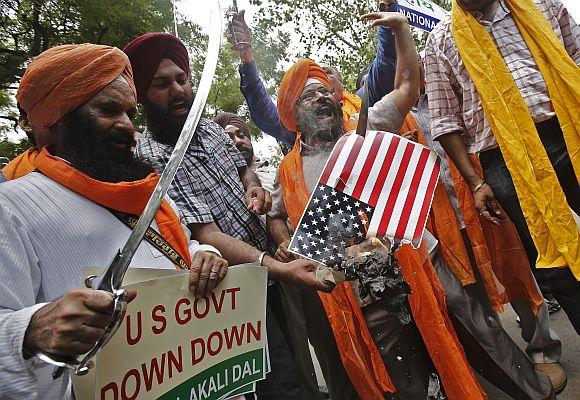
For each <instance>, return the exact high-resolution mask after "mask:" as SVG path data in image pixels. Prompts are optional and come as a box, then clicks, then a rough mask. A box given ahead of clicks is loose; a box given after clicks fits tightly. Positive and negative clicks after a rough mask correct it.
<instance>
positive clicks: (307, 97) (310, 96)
mask: <svg viewBox="0 0 580 400" xmlns="http://www.w3.org/2000/svg"><path fill="white" fill-rule="evenodd" d="M316 93H318V94H321V95H322V96H323V97H328V96H332V95H333V94H334V88H333V87H331V88H326V87H324V86H323V87H321V88H318V89H316V90H311V91H309V92H306V93H304V94H303V95H302V96H300V97H299V100H300V101H311V100H314V98H315V97H316Z"/></svg>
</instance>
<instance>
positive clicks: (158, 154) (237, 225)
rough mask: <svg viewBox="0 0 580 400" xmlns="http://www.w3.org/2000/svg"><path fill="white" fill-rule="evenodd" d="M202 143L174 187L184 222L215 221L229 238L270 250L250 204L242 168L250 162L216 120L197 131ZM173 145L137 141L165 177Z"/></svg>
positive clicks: (147, 137) (144, 138)
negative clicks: (243, 181)
mask: <svg viewBox="0 0 580 400" xmlns="http://www.w3.org/2000/svg"><path fill="white" fill-rule="evenodd" d="M195 134H196V137H197V140H198V142H199V144H194V143H193V141H192V143H191V144H190V145H189V148H188V149H187V152H186V153H185V157H184V158H183V162H182V164H181V166H180V167H179V169H178V170H177V174H176V175H175V178H174V179H173V182H172V184H171V186H170V187H169V192H168V193H169V196H170V197H171V199H173V201H174V202H175V203H176V204H177V207H178V208H179V210H180V214H181V215H180V219H181V221H182V222H183V223H184V224H207V223H210V222H215V223H216V225H217V226H218V227H219V228H220V229H221V230H222V232H224V233H225V234H227V235H229V236H232V237H235V238H237V239H240V240H242V241H244V242H246V243H248V244H250V245H252V246H254V247H256V248H258V249H260V250H268V240H267V236H266V230H265V227H264V224H263V223H262V222H261V221H260V219H259V218H258V217H257V216H256V215H255V214H254V213H252V212H250V211H248V209H247V206H246V203H245V189H244V186H243V184H242V182H241V181H240V176H239V174H238V168H240V167H246V162H245V160H244V158H243V157H242V156H241V154H240V153H239V151H238V150H237V149H236V148H235V146H234V143H233V142H232V140H231V139H230V137H229V135H227V134H226V133H225V131H224V130H223V129H222V128H221V127H220V126H219V125H217V124H215V123H214V122H211V121H208V120H204V119H202V120H201V121H200V122H199V125H198V127H197V130H196V132H195ZM172 151H173V146H168V145H165V144H162V143H159V142H157V141H155V139H153V137H152V136H151V134H150V133H149V132H147V131H145V132H144V133H143V135H141V137H140V138H139V140H138V141H137V148H136V155H137V157H138V158H140V159H142V160H143V161H145V162H147V163H149V164H151V165H152V166H153V167H154V168H155V169H156V170H157V171H158V172H159V173H161V172H162V171H163V169H164V168H165V165H166V164H167V162H168V161H169V157H170V156H171V152H172Z"/></svg>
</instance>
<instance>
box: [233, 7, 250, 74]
mask: <svg viewBox="0 0 580 400" xmlns="http://www.w3.org/2000/svg"><path fill="white" fill-rule="evenodd" d="M234 10H235V12H234V13H232V14H230V16H231V20H230V23H229V27H228V34H227V37H228V42H230V44H231V45H232V49H233V50H234V51H236V52H237V53H238V54H239V55H240V58H241V59H242V61H243V62H244V63H249V62H251V61H253V60H254V55H253V52H252V32H251V31H250V28H249V27H248V25H247V24H246V21H245V19H244V15H245V11H244V10H242V11H240V12H238V11H237V7H236V5H235V2H234Z"/></svg>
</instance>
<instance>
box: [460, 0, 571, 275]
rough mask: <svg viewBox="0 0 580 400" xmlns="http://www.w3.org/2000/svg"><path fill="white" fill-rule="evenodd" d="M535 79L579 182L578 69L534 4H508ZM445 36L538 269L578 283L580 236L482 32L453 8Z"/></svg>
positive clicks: (519, 100)
mask: <svg viewBox="0 0 580 400" xmlns="http://www.w3.org/2000/svg"><path fill="white" fill-rule="evenodd" d="M506 4H507V5H508V7H509V8H510V10H511V13H512V15H513V18H514V20H515V22H516V24H517V27H518V28H519V31H520V33H521V34H522V37H523V39H524V41H525V42H526V44H527V46H528V48H529V49H530V52H531V53H532V55H533V57H534V60H535V61H536V63H537V64H538V67H539V68H540V72H541V73H542V76H543V77H544V80H545V81H546V84H547V87H548V91H549V93H550V99H551V100H552V104H553V106H554V109H555V111H556V114H557V116H558V120H559V122H560V126H561V127H562V131H563V133H564V138H565V141H566V146H567V148H568V153H569V154H570V158H571V159H572V164H573V165H574V170H575V172H576V176H577V178H578V177H579V176H580V151H579V150H580V135H579V134H580V112H579V110H580V82H579V79H580V69H579V68H578V67H577V66H576V64H574V62H573V61H572V59H571V58H570V56H569V55H568V53H567V52H566V50H565V49H564V46H563V45H562V44H561V43H560V41H559V40H558V38H557V37H556V35H555V33H554V31H553V30H552V28H551V26H550V24H549V23H548V21H547V20H546V18H545V17H544V15H543V14H542V13H541V12H540V10H539V9H538V8H537V6H536V5H535V4H534V2H533V0H506ZM451 32H452V34H453V38H454V40H455V43H456V45H457V50H458V51H459V54H460V55H461V59H462V60H463V63H464V64H465V67H466V68H467V71H468V72H469V75H470V76H471V79H472V80H473V83H474V84H475V87H476V88H477V91H478V93H479V95H480V96H481V99H482V102H483V109H484V112H485V116H486V117H487V120H488V121H489V124H490V127H491V130H492V132H493V134H494V136H495V138H496V139H497V142H498V144H499V147H500V149H501V152H502V154H503V157H504V159H505V161H506V165H507V167H508V169H509V171H510V174H511V176H512V179H513V181H514V185H515V188H516V192H517V194H518V198H519V200H520V204H521V206H522V210H523V213H524V216H525V218H526V222H527V224H528V227H529V229H530V233H531V235H532V239H533V240H534V244H535V245H536V248H537V249H538V260H537V266H538V267H539V268H550V267H561V266H569V267H570V269H571V270H572V272H573V273H574V275H575V276H576V278H577V279H578V280H580V235H579V233H578V227H577V225H576V223H575V222H574V218H573V216H572V213H571V211H570V209H569V207H568V205H567V203H566V198H565V196H564V193H563V191H562V188H561V187H560V184H559V182H558V178H557V176H556V173H555V172H554V169H553V167H552V165H551V164H550V161H549V159H548V156H547V154H546V150H545V149H544V147H543V145H542V142H541V141H540V138H539V135H538V132H537V131H536V127H535V125H534V122H533V120H532V117H531V116H530V113H529V111H528V108H527V106H526V104H525V102H524V99H523V97H522V96H521V94H520V92H519V90H518V88H517V86H516V84H515V82H514V80H513V78H512V76H511V74H510V72H509V71H508V69H507V66H506V64H505V62H504V60H503V58H502V56H501V55H500V53H499V51H498V50H497V48H496V46H495V44H494V42H493V40H492V38H491V36H490V35H489V33H488V32H487V31H486V29H485V28H484V27H483V26H482V25H481V24H479V23H478V22H477V20H476V19H475V18H474V17H473V15H472V14H471V13H469V12H467V11H465V10H463V9H462V8H461V7H459V6H458V5H457V3H456V2H454V4H453V10H452V13H451Z"/></svg>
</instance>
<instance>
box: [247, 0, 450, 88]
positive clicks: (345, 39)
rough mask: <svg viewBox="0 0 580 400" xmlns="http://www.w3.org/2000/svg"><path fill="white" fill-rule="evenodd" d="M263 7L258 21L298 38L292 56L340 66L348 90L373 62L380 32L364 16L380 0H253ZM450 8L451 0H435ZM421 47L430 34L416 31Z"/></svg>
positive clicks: (418, 43)
mask: <svg viewBox="0 0 580 400" xmlns="http://www.w3.org/2000/svg"><path fill="white" fill-rule="evenodd" d="M250 1H251V3H252V4H253V5H254V6H256V7H258V8H259V11H258V13H257V18H258V21H259V22H258V23H259V24H260V25H261V26H265V27H267V28H268V29H269V30H270V31H276V30H277V31H280V30H284V31H286V32H289V33H290V34H291V35H292V37H296V38H298V40H299V42H300V44H301V46H300V47H298V48H295V49H293V52H292V54H291V55H292V57H293V58H294V59H296V58H299V57H316V61H318V62H321V63H324V64H328V65H332V66H334V67H337V68H338V69H339V70H340V71H341V72H342V75H343V80H344V83H345V86H346V87H347V89H350V90H353V89H354V82H355V79H356V76H357V74H358V73H359V72H360V70H361V69H362V68H364V67H366V66H368V65H370V64H371V63H372V60H373V59H374V56H375V52H376V33H375V32H373V31H371V30H370V29H369V23H368V22H364V21H362V20H361V18H360V16H361V15H363V14H365V13H369V12H372V11H375V10H376V9H377V1H376V0H327V1H319V0H277V1H275V2H273V1H268V2H264V1H262V0H250ZM433 2H434V3H436V4H438V5H440V6H442V7H444V8H445V9H447V10H449V9H450V0H434V1H433ZM413 34H414V38H415V43H416V45H417V47H418V49H419V50H422V49H423V48H424V46H425V41H426V39H427V34H426V33H424V32H422V31H419V30H415V29H414V30H413Z"/></svg>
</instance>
